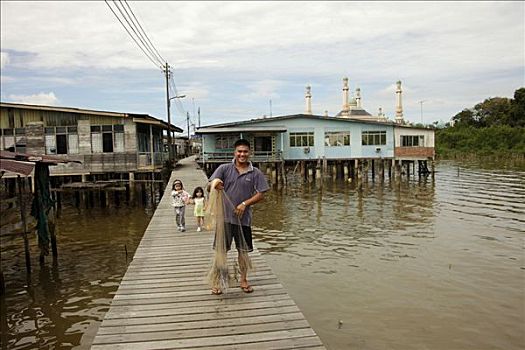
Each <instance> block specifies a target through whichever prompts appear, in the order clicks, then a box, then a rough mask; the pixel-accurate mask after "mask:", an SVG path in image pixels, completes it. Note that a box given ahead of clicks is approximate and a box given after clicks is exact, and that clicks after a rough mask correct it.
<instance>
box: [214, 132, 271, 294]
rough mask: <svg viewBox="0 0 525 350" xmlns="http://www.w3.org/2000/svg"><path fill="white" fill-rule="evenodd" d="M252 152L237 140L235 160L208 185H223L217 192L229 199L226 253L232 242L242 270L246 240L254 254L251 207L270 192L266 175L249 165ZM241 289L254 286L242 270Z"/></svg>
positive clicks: (222, 166) (215, 292)
mask: <svg viewBox="0 0 525 350" xmlns="http://www.w3.org/2000/svg"><path fill="white" fill-rule="evenodd" d="M250 151H251V149H250V142H248V141H247V140H244V139H240V140H237V141H236V142H235V144H234V153H233V156H234V158H233V160H232V161H231V162H230V163H227V164H222V165H220V166H219V167H218V168H217V170H215V172H214V173H213V174H212V176H211V177H210V179H209V181H212V180H214V179H219V180H221V182H222V183H219V184H218V185H217V186H216V187H215V188H216V189H217V190H224V193H225V197H226V198H227V199H228V200H227V202H228V203H226V201H225V204H224V205H225V208H226V210H225V214H224V216H225V217H224V221H225V223H224V225H225V235H226V237H225V238H226V250H230V247H231V243H232V238H233V240H235V246H236V248H237V251H238V253H239V266H240V267H242V266H243V264H241V261H240V256H241V252H240V248H241V247H242V243H241V242H242V239H243V238H244V242H245V243H246V247H247V249H248V251H250V252H251V251H253V243H252V228H251V224H252V208H251V206H252V205H254V204H255V203H258V202H260V201H261V200H262V199H263V198H264V193H265V192H266V191H268V190H269V189H270V187H269V186H268V182H267V181H266V178H265V177H264V174H263V173H262V172H261V171H260V170H259V169H257V168H256V167H254V166H253V165H252V163H251V162H250V160H249V159H250ZM208 188H209V187H208ZM239 224H240V225H239ZM241 235H242V237H241ZM244 242H243V243H244ZM240 287H241V289H242V290H243V292H245V293H251V292H253V288H252V286H250V284H249V283H248V271H247V270H246V269H242V268H241V280H240ZM212 293H213V294H221V293H222V291H221V290H220V289H218V288H213V289H212Z"/></svg>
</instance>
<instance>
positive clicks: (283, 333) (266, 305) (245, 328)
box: [91, 158, 325, 350]
mask: <svg viewBox="0 0 525 350" xmlns="http://www.w3.org/2000/svg"><path fill="white" fill-rule="evenodd" d="M180 163H181V166H180V167H178V168H177V169H176V170H175V171H174V172H173V174H172V176H171V179H170V183H169V188H171V183H172V182H173V180H174V179H175V178H178V179H181V180H182V181H183V183H184V187H185V189H186V190H187V191H188V192H190V194H191V193H192V192H193V189H194V188H195V187H196V186H202V187H204V186H205V185H206V183H207V179H206V176H205V174H204V172H202V171H201V170H198V169H197V165H196V163H195V162H194V161H193V159H191V158H189V159H186V160H183V161H182V162H180ZM169 192H170V191H166V192H165V194H164V196H163V197H162V199H161V201H160V204H159V206H158V207H157V209H156V211H155V214H154V215H153V217H152V219H151V221H150V223H149V225H148V228H147V229H146V232H145V233H144V237H143V238H142V241H141V243H140V245H139V246H138V248H137V251H136V252H135V256H134V258H133V261H132V262H131V263H130V265H129V267H128V270H127V272H126V274H125V275H124V277H123V279H122V282H121V284H120V286H119V288H118V291H117V293H116V295H115V297H114V298H113V301H112V303H111V307H110V309H109V311H108V312H107V313H106V315H105V317H104V320H103V322H102V324H101V325H100V327H99V330H98V333H97V335H96V337H95V339H94V341H93V344H92V347H91V348H92V349H94V350H99V349H246V348H249V349H325V347H324V346H323V344H322V342H321V340H320V339H319V337H318V336H317V335H316V333H315V332H314V331H313V329H312V328H311V327H310V326H309V324H308V322H307V321H306V319H305V318H304V316H303V314H302V313H301V311H300V310H299V308H298V307H297V305H295V303H294V301H293V300H292V299H291V298H290V296H289V295H288V294H287V292H286V290H285V289H284V288H283V286H282V285H281V284H280V283H279V280H278V279H277V278H276V277H275V275H274V274H273V273H272V271H271V269H270V267H269V266H268V265H267V264H266V262H265V261H264V259H263V258H262V257H261V255H260V254H259V252H258V251H257V250H256V249H255V250H254V252H253V253H251V254H250V256H251V257H252V261H253V263H254V266H255V272H252V273H251V274H250V275H249V276H248V279H249V281H250V283H251V285H252V286H253V287H254V292H253V293H251V294H246V293H243V292H242V290H241V289H240V288H239V284H238V282H237V281H233V282H232V283H231V284H230V288H229V289H228V291H227V293H225V294H222V295H219V296H216V295H212V294H211V293H210V289H209V286H208V285H207V284H206V280H205V275H206V272H207V271H208V268H209V267H210V264H211V257H212V250H211V245H212V242H213V235H212V233H211V232H196V221H195V218H194V217H193V206H191V205H190V206H187V207H186V232H184V233H182V232H178V230H177V228H176V225H175V215H174V211H173V208H172V207H171V197H170V193H169ZM256 244H257V242H255V245H256ZM228 258H229V262H230V265H232V267H233V265H234V263H235V260H236V252H235V251H232V252H230V254H229V257H228Z"/></svg>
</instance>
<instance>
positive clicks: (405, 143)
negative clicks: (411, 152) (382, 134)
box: [401, 135, 425, 147]
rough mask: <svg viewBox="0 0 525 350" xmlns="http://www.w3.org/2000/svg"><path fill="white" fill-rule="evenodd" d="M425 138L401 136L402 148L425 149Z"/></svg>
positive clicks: (421, 136) (420, 136)
mask: <svg viewBox="0 0 525 350" xmlns="http://www.w3.org/2000/svg"><path fill="white" fill-rule="evenodd" d="M424 145H425V136H423V135H401V147H423V146H424Z"/></svg>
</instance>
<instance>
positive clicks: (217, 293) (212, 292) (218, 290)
mask: <svg viewBox="0 0 525 350" xmlns="http://www.w3.org/2000/svg"><path fill="white" fill-rule="evenodd" d="M211 294H214V295H221V294H222V290H220V289H219V288H212V289H211Z"/></svg>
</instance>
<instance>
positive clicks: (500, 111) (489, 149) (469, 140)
mask: <svg viewBox="0 0 525 350" xmlns="http://www.w3.org/2000/svg"><path fill="white" fill-rule="evenodd" d="M451 124H452V125H453V126H450V125H447V127H445V128H442V129H438V130H437V131H436V152H437V154H438V156H440V157H453V156H457V155H461V154H478V155H494V154H521V155H522V156H523V154H524V153H525V88H519V89H518V90H516V91H515V92H514V98H513V99H509V98H505V97H493V98H488V99H486V100H485V101H483V102H481V103H478V104H477V105H475V106H474V107H473V108H468V109H464V110H462V111H461V112H459V113H458V114H456V115H455V116H453V117H452V123H451Z"/></svg>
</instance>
